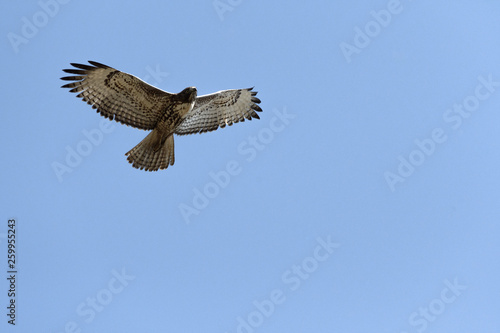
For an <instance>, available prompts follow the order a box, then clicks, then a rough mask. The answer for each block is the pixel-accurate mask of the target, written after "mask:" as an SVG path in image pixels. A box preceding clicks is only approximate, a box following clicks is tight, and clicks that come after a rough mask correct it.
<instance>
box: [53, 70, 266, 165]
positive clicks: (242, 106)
mask: <svg viewBox="0 0 500 333" xmlns="http://www.w3.org/2000/svg"><path fill="white" fill-rule="evenodd" d="M89 63H90V65H83V64H75V63H72V64H71V65H72V66H73V67H74V68H72V69H64V70H63V71H64V72H66V73H69V74H74V75H75V76H66V77H62V78H61V80H65V81H73V82H71V83H68V84H65V85H63V86H62V87H61V88H69V89H70V90H69V91H70V92H72V93H78V95H76V97H78V98H81V99H82V100H83V101H84V102H87V104H89V105H91V106H92V108H93V109H96V110H97V112H98V113H100V114H101V116H103V117H105V118H107V119H109V120H115V121H117V122H119V123H122V124H125V125H127V126H132V127H135V128H139V129H142V130H152V131H151V132H150V133H149V134H148V135H147V136H146V137H145V138H144V139H143V140H142V141H141V142H140V143H139V144H138V145H137V146H135V147H134V148H132V149H131V150H130V151H129V152H127V153H126V154H125V155H126V156H128V157H127V160H128V161H129V162H130V163H131V164H132V166H133V167H134V168H137V169H141V170H142V169H144V170H146V171H157V170H160V169H166V168H168V166H169V165H174V160H175V159H174V134H177V135H186V134H194V133H205V132H210V131H215V130H216V129H218V128H219V127H221V128H223V127H225V126H226V125H229V126H231V125H232V124H233V123H238V122H240V121H245V119H248V120H252V118H256V119H259V115H258V114H257V112H256V111H258V112H260V111H262V109H261V108H260V107H259V106H258V105H257V104H259V103H260V100H259V99H258V98H257V97H256V95H257V92H256V91H253V88H248V89H232V90H223V91H218V92H216V93H213V94H208V95H203V96H197V90H196V88H195V87H188V88H186V89H184V90H183V91H181V92H180V93H178V94H174V93H169V92H166V91H163V90H161V89H158V88H156V87H153V86H151V85H149V84H148V83H146V82H144V81H143V80H141V79H139V78H138V77H136V76H133V75H131V74H127V73H124V72H121V71H119V70H116V69H114V68H111V67H109V66H106V65H103V64H100V63H98V62H95V61H89Z"/></svg>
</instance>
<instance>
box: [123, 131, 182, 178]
mask: <svg viewBox="0 0 500 333" xmlns="http://www.w3.org/2000/svg"><path fill="white" fill-rule="evenodd" d="M162 141H163V140H162V137H161V135H160V133H159V131H158V130H157V129H154V130H153V131H152V132H151V133H149V134H148V135H147V136H146V137H145V138H144V139H143V140H142V141H141V142H139V144H138V145H137V146H135V147H134V148H132V149H131V150H130V151H129V152H127V153H126V154H125V155H126V156H128V157H127V160H128V161H129V163H131V164H132V166H133V167H134V168H137V169H140V170H142V169H144V170H145V171H158V170H161V169H166V168H168V166H169V165H174V161H175V159H174V136H173V135H169V136H168V137H167V139H166V140H164V141H163V142H162Z"/></svg>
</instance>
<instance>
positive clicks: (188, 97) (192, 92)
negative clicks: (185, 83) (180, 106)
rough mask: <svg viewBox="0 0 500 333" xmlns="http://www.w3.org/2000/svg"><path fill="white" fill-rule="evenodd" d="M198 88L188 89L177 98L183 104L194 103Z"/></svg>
mask: <svg viewBox="0 0 500 333" xmlns="http://www.w3.org/2000/svg"><path fill="white" fill-rule="evenodd" d="M197 93H198V92H197V90H196V87H188V88H186V89H184V90H183V91H181V92H180V93H178V94H177V98H178V99H179V101H181V102H182V103H194V101H195V100H196V96H197Z"/></svg>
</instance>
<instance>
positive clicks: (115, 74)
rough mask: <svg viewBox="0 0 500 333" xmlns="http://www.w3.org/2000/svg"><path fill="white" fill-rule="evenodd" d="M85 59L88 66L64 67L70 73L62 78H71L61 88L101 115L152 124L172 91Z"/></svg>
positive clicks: (147, 126) (145, 125) (133, 123)
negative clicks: (67, 90) (87, 61)
mask: <svg viewBox="0 0 500 333" xmlns="http://www.w3.org/2000/svg"><path fill="white" fill-rule="evenodd" d="M89 63H90V64H91V65H92V66H90V65H86V64H76V63H72V64H71V65H72V66H73V67H74V68H71V69H64V70H63V71H64V72H66V73H68V74H74V76H66V77H62V78H61V79H62V80H64V81H73V82H71V83H68V84H65V85H63V86H62V88H69V89H70V90H69V91H70V92H72V93H78V95H77V96H76V97H78V98H81V99H82V100H83V101H85V102H87V104H89V105H91V106H92V108H93V109H97V112H98V113H100V114H101V115H102V116H104V117H105V118H108V119H110V120H116V121H118V122H120V123H122V124H125V125H129V126H132V127H136V128H139V129H143V130H151V129H153V128H155V126H156V123H157V122H158V120H159V118H160V117H161V113H162V111H163V110H164V109H165V108H166V107H167V106H168V105H169V104H170V103H171V97H172V96H173V94H170V93H168V92H166V91H163V90H161V89H158V88H155V87H153V86H151V85H149V84H148V83H146V82H144V81H142V80H141V79H139V78H138V77H135V76H133V75H130V74H127V73H124V72H121V71H119V70H116V69H114V68H111V67H109V66H106V65H103V64H101V63H98V62H95V61H89Z"/></svg>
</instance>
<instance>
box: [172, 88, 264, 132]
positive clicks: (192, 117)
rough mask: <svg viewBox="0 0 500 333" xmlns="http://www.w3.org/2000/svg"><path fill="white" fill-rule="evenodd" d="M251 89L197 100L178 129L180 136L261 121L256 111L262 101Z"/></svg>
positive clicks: (222, 93)
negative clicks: (255, 119)
mask: <svg viewBox="0 0 500 333" xmlns="http://www.w3.org/2000/svg"><path fill="white" fill-rule="evenodd" d="M252 89H253V88H249V89H235V90H223V91H219V92H216V93H213V94H209V95H203V96H200V97H198V98H196V103H195V105H194V107H193V109H192V110H191V111H190V112H189V113H188V114H187V115H186V117H185V118H184V121H183V122H182V123H181V124H180V125H179V126H178V127H177V128H176V130H175V133H176V134H178V135H185V134H194V133H204V132H210V131H215V130H216V129H217V128H219V127H221V128H223V127H225V126H226V125H229V126H231V125H232V124H233V123H237V122H240V121H245V119H248V120H252V118H257V119H259V115H258V114H257V112H256V111H259V112H260V111H262V109H261V108H260V107H259V106H258V105H257V104H258V103H260V100H259V99H258V98H257V97H255V96H256V95H257V92H256V91H252Z"/></svg>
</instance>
